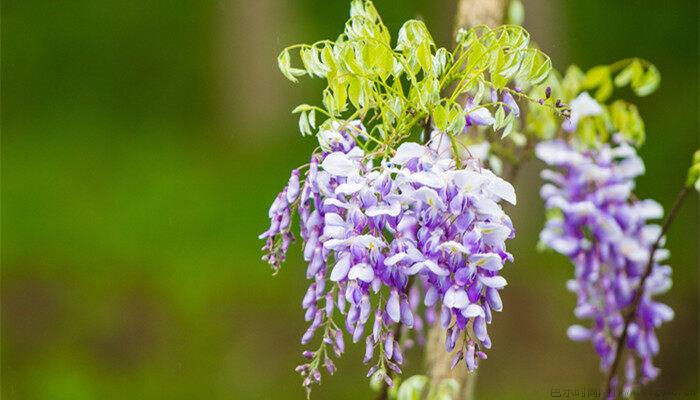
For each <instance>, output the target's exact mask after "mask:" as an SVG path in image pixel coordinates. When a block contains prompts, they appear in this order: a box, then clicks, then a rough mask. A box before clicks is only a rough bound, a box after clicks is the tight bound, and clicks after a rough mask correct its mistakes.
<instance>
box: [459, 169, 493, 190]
mask: <svg viewBox="0 0 700 400" xmlns="http://www.w3.org/2000/svg"><path fill="white" fill-rule="evenodd" d="M450 175H451V177H452V181H453V182H454V184H455V185H457V187H458V188H459V190H461V191H463V192H467V193H471V192H474V191H477V190H479V189H481V187H482V186H483V185H484V184H485V183H486V180H487V178H486V176H484V175H483V174H480V173H478V172H476V171H469V170H461V171H454V172H452V173H451V174H450Z"/></svg>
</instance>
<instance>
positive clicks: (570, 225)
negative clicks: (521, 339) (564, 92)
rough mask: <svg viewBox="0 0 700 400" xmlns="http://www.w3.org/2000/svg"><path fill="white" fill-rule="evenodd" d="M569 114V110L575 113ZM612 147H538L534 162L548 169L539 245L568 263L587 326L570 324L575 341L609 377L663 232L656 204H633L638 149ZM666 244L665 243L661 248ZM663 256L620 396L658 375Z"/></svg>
mask: <svg viewBox="0 0 700 400" xmlns="http://www.w3.org/2000/svg"><path fill="white" fill-rule="evenodd" d="M572 108H573V107H572ZM615 140H616V141H617V144H612V145H610V144H601V145H600V146H599V147H598V148H596V149H588V148H583V147H581V148H579V147H577V144H576V143H573V144H572V143H568V142H565V141H563V140H553V141H548V142H543V143H540V144H539V145H538V146H537V148H536V154H537V157H538V158H540V159H541V160H543V161H544V162H545V163H547V164H548V165H549V166H550V167H552V169H551V170H544V171H543V172H542V177H543V178H544V179H545V180H546V181H548V183H546V184H545V185H543V186H542V189H541V191H540V193H541V196H542V198H543V199H544V200H545V206H546V209H547V213H548V215H549V218H548V220H547V222H546V225H545V227H544V229H543V230H542V232H541V234H540V240H541V242H542V243H543V244H544V245H546V246H548V247H550V248H552V249H553V250H555V251H557V252H559V253H561V254H563V255H565V256H567V257H568V258H569V259H571V261H572V263H573V264H574V267H575V279H573V280H571V281H569V282H568V284H567V287H568V289H569V290H570V291H572V292H574V293H575V294H576V296H577V305H576V309H575V310H574V314H575V315H576V317H577V318H579V319H583V320H590V321H591V322H590V324H587V325H588V326H586V327H584V326H582V325H573V326H571V327H569V329H568V331H567V334H568V336H569V337H570V338H571V339H572V340H576V341H591V342H592V344H593V347H594V349H595V351H596V352H597V354H598V355H599V356H600V359H601V363H600V366H601V369H602V370H604V371H607V370H608V369H609V368H610V366H611V364H612V362H613V360H614V358H615V352H616V347H615V346H616V343H617V342H618V339H619V338H620V336H621V334H622V331H623V328H624V316H625V315H626V314H627V312H628V311H627V310H628V309H629V307H630V306H631V305H632V302H633V298H634V294H635V292H636V291H637V290H640V288H639V285H640V281H641V279H642V276H643V274H644V272H645V269H646V266H647V263H648V262H649V258H650V251H651V248H652V245H653V243H654V242H655V241H656V239H657V238H658V236H659V234H660V232H661V228H660V227H659V226H658V225H655V224H652V223H650V222H649V221H650V220H654V219H658V218H661V216H662V214H663V210H662V208H661V206H660V205H659V204H658V203H656V202H655V201H653V200H638V199H637V198H636V197H635V196H634V195H633V194H632V190H633V189H634V179H635V177H637V176H638V175H640V174H642V173H643V172H644V164H643V163H642V161H641V159H640V158H639V157H638V156H637V154H636V151H635V149H634V148H633V147H632V146H630V145H628V144H626V143H624V142H622V140H621V139H620V138H619V137H618V136H616V137H615ZM662 244H663V242H662ZM667 257H668V251H667V250H665V249H659V250H658V251H657V252H656V253H655V254H654V259H653V261H652V262H653V264H652V270H651V275H650V276H649V277H648V278H647V279H646V282H645V284H644V287H643V288H641V290H642V293H641V301H640V303H639V306H638V308H637V309H636V310H631V312H634V315H633V319H632V322H631V323H630V325H629V328H628V337H627V340H626V343H624V345H626V346H627V347H628V348H629V350H631V351H629V352H628V357H627V360H626V361H625V364H623V365H625V366H626V367H625V369H626V373H625V377H626V382H625V386H624V390H625V392H626V393H629V392H631V390H632V388H633V387H634V386H635V385H637V384H644V383H647V382H649V381H651V380H653V379H654V378H656V376H657V375H658V369H657V368H656V367H654V365H653V363H652V358H653V356H654V355H656V354H657V353H658V352H659V341H658V339H657V336H656V333H655V328H656V327H658V326H659V325H661V324H662V323H663V322H666V321H670V320H671V319H672V318H673V311H672V310H671V309H670V308H669V307H668V306H667V305H665V304H662V303H659V302H657V301H655V300H654V299H653V297H654V296H655V295H658V294H661V293H664V292H665V291H667V290H668V289H669V288H670V287H671V268H670V267H669V266H668V265H664V264H663V263H662V262H663V261H664V259H666V258H667Z"/></svg>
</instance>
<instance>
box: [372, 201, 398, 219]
mask: <svg viewBox="0 0 700 400" xmlns="http://www.w3.org/2000/svg"><path fill="white" fill-rule="evenodd" d="M400 212H401V204H400V203H399V202H398V201H395V202H393V203H391V204H377V205H374V206H371V207H369V208H368V209H367V212H365V214H366V215H367V216H368V217H376V216H379V215H389V216H392V217H395V216H397V215H399V213H400Z"/></svg>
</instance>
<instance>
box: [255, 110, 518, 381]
mask: <svg viewBox="0 0 700 400" xmlns="http://www.w3.org/2000/svg"><path fill="white" fill-rule="evenodd" d="M365 135H366V131H365V129H364V127H363V126H362V124H361V123H360V122H359V121H348V122H345V123H336V124H335V125H334V126H333V129H328V130H325V131H322V132H320V133H319V135H318V136H319V142H320V143H321V149H322V151H321V152H319V153H316V154H314V155H313V156H312V158H311V161H310V163H309V166H308V170H307V171H306V172H305V174H304V176H305V179H304V181H303V183H300V182H299V177H300V175H301V173H300V171H299V170H295V171H293V172H292V176H291V178H290V181H289V184H288V185H287V187H285V189H284V190H283V191H282V192H281V193H280V194H279V195H278V196H277V198H276V200H275V202H274V203H273V205H272V207H271V209H270V219H271V226H270V229H269V230H268V231H267V232H265V233H263V234H262V235H261V237H262V238H265V239H266V240H267V242H266V245H265V247H264V250H265V252H266V255H265V259H266V260H267V261H268V262H269V263H270V264H271V265H272V266H273V268H275V269H277V268H279V263H280V261H282V260H283V259H284V252H285V250H286V249H287V247H288V244H289V242H290V240H291V233H290V230H289V226H290V224H289V221H290V216H291V214H292V213H293V212H294V211H297V212H298V213H299V218H300V221H301V237H302V239H303V241H304V245H303V249H304V251H303V252H304V260H305V261H306V262H308V268H307V271H306V275H307V277H308V278H309V279H311V280H312V283H311V285H310V286H309V289H308V291H307V292H306V295H305V296H304V298H303V302H302V305H303V307H304V309H305V310H306V320H307V321H310V326H309V328H308V330H307V331H306V333H305V334H304V335H303V337H302V343H303V344H307V343H309V342H310V341H311V340H312V338H313V337H314V335H315V333H316V332H317V331H319V330H321V331H322V333H321V335H322V343H321V346H320V347H319V349H318V350H316V351H306V352H304V356H305V357H307V358H308V359H309V362H308V363H306V364H304V365H301V366H299V367H298V370H299V371H300V372H301V374H302V375H303V376H304V377H305V381H304V385H305V386H307V387H308V386H309V385H311V384H312V383H314V382H318V381H320V376H321V375H320V372H319V367H320V366H321V364H322V363H323V365H325V367H326V368H327V370H328V371H329V372H330V373H332V372H333V371H334V370H335V367H334V365H333V362H332V361H331V359H330V357H329V352H328V350H327V346H329V347H330V348H332V350H333V351H334V352H335V354H336V355H338V356H339V355H340V354H342V353H343V350H344V339H343V333H342V331H341V329H340V327H339V326H338V325H337V324H336V322H335V320H334V318H333V317H334V311H336V310H337V311H338V312H339V313H340V314H342V315H344V320H345V321H344V328H345V330H346V331H347V333H348V334H349V335H350V336H351V337H352V339H353V342H359V341H361V340H364V341H365V344H366V354H365V360H364V361H365V362H366V363H368V362H370V361H371V360H372V359H373V354H374V353H375V352H378V353H379V357H378V361H377V363H376V365H374V366H373V367H371V368H370V370H369V374H368V375H374V374H380V376H381V377H382V378H384V379H385V380H386V381H387V383H388V384H390V377H389V374H388V373H387V372H388V370H393V371H395V372H397V373H399V372H400V368H399V366H400V365H401V364H402V361H403V355H402V346H403V345H410V344H411V342H412V341H413V340H412V339H409V338H408V337H406V336H405V334H404V339H407V340H405V341H404V343H399V340H398V337H397V336H398V335H399V334H400V332H402V330H403V331H409V330H411V331H415V332H416V335H415V337H416V338H417V339H418V341H420V340H421V329H422V327H423V325H424V323H425V322H427V323H428V324H433V323H434V322H436V320H437V319H438V318H439V320H440V323H441V324H442V326H443V327H444V328H445V329H446V332H447V335H446V339H445V347H446V350H447V351H450V352H451V351H453V350H454V349H455V348H456V347H457V348H459V351H458V352H457V353H456V354H457V355H456V357H455V359H454V362H453V365H455V364H457V363H458V362H460V361H461V360H464V362H465V363H466V365H467V367H468V368H469V369H470V370H473V369H474V368H476V367H477V364H478V360H479V359H485V358H486V354H485V353H484V351H483V350H484V349H488V348H490V347H491V340H490V338H489V335H488V332H487V328H486V326H487V324H489V323H490V322H491V319H492V312H493V311H501V309H502V307H503V306H502V302H501V298H500V295H499V290H500V289H502V288H503V287H504V286H506V280H505V278H503V277H502V276H501V275H500V270H501V268H503V265H504V263H505V262H507V261H512V260H513V256H512V255H511V254H510V253H508V252H507V251H506V246H505V241H506V240H507V239H509V238H512V237H513V236H514V230H513V227H512V224H511V221H510V218H509V217H508V216H507V215H506V214H505V213H504V211H503V209H502V208H501V206H500V205H499V204H498V203H499V201H500V200H506V201H507V202H510V203H512V204H515V201H516V198H515V192H514V190H513V187H512V186H511V185H510V184H509V183H508V182H506V181H505V180H503V179H501V178H500V177H498V176H496V175H494V174H493V173H492V172H491V171H489V170H487V169H484V168H481V167H480V166H479V164H478V161H477V160H474V159H472V160H469V161H468V162H466V163H465V165H464V166H463V167H461V168H457V167H456V165H455V160H454V159H452V158H450V157H447V158H442V157H439V154H438V152H437V151H435V150H434V149H432V148H430V147H429V146H425V145H420V144H418V143H413V142H405V143H403V144H401V145H400V146H399V147H398V149H397V150H396V152H395V154H394V155H393V157H391V158H389V159H385V160H374V159H371V158H368V157H366V155H365V153H364V151H363V150H362V149H361V148H360V147H358V146H357V145H356V139H357V138H358V137H360V138H361V137H364V136H365ZM421 303H422V305H421ZM419 309H420V310H422V311H419ZM399 324H400V325H399ZM397 326H401V327H402V330H396V327H397ZM405 333H407V332H405ZM463 333H464V334H463Z"/></svg>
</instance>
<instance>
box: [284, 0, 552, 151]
mask: <svg viewBox="0 0 700 400" xmlns="http://www.w3.org/2000/svg"><path fill="white" fill-rule="evenodd" d="M295 52H297V53H298V57H293V56H292V54H293V53H295ZM293 58H296V59H297V60H298V61H296V62H294V61H292V59H293ZM278 64H279V67H280V70H281V71H282V73H283V74H284V75H285V76H286V77H287V78H288V79H289V80H291V81H293V82H296V81H297V80H298V77H300V76H303V75H308V76H309V77H319V78H324V79H325V80H326V81H327V86H326V88H325V89H324V90H323V94H322V99H321V100H322V101H321V104H322V106H311V105H306V104H303V105H301V106H299V107H297V108H295V110H294V112H295V113H299V114H300V116H299V129H300V131H301V133H302V134H303V135H311V134H313V133H314V131H315V130H316V129H317V128H318V129H321V130H322V129H324V128H327V127H328V126H329V125H330V123H331V122H332V121H346V120H352V119H360V120H362V121H363V123H364V124H365V126H366V127H367V130H368V132H369V137H367V138H357V139H358V142H359V143H360V145H361V146H362V147H363V148H365V149H366V150H368V152H369V153H370V155H371V156H375V155H379V156H388V155H389V154H391V152H392V151H393V149H394V148H395V147H396V146H397V145H398V144H399V143H400V142H401V141H403V140H405V139H407V138H408V137H409V136H411V135H412V134H414V133H416V132H417V131H421V130H422V129H423V127H425V128H430V127H429V122H430V121H432V122H433V123H434V126H435V127H436V128H437V129H439V130H441V131H443V132H446V133H447V134H448V135H449V136H450V138H451V140H452V141H453V147H455V148H456V147H457V146H458V145H459V144H461V145H464V144H463V143H458V142H457V141H455V139H454V136H455V135H457V134H459V133H461V132H462V131H463V129H464V127H465V117H466V115H467V113H468V112H470V111H474V110H465V107H464V96H469V97H472V98H473V99H474V101H473V102H474V104H480V105H478V106H476V107H487V108H490V109H491V110H492V111H493V112H494V114H495V120H496V122H495V124H494V126H493V129H495V130H499V131H501V135H502V136H507V135H508V134H510V133H512V132H514V131H516V130H518V129H519V128H518V124H519V122H517V120H516V118H515V116H514V115H513V113H506V112H505V109H504V104H503V103H501V102H499V101H493V102H490V101H489V102H484V103H480V102H481V99H482V97H485V96H487V95H488V97H490V92H491V90H492V89H495V90H507V91H511V92H512V93H513V95H516V97H517V96H520V97H521V98H524V99H526V100H528V101H532V102H535V99H533V98H530V97H529V96H526V95H524V94H520V93H515V91H513V90H511V89H508V86H509V85H513V86H519V87H521V88H533V87H535V86H536V85H537V84H538V83H540V82H542V81H544V80H545V79H546V78H547V76H548V74H549V72H550V70H551V61H550V60H549V57H547V56H546V55H545V54H544V53H542V52H541V51H539V50H538V49H536V48H535V47H533V46H531V45H530V37H529V35H528V33H527V32H526V31H525V30H524V29H523V28H522V27H520V26H515V25H506V26H501V27H498V28H496V29H490V28H488V27H486V26H478V27H475V28H473V29H470V30H467V31H465V30H462V31H460V32H459V34H458V36H457V46H456V48H455V50H454V51H450V50H447V49H445V48H442V47H440V48H439V47H437V46H436V44H435V42H434V41H433V38H432V37H431V35H430V32H429V31H428V29H427V28H426V26H425V24H424V23H423V22H422V21H417V20H409V21H407V22H406V23H405V24H404V25H403V26H402V27H401V29H400V30H399V33H398V36H397V38H396V43H395V44H393V43H392V42H391V37H390V35H389V32H388V30H387V28H386V26H385V25H384V23H383V22H382V20H381V18H380V16H379V14H378V13H377V10H376V9H375V8H374V5H373V4H372V2H370V1H360V0H355V1H353V2H352V6H351V10H350V19H349V20H348V21H347V22H346V24H345V31H344V32H343V33H342V34H341V35H340V36H339V37H338V38H337V39H336V40H335V41H331V40H322V41H319V42H316V43H314V44H310V45H308V44H300V45H294V46H290V47H288V48H286V49H284V50H283V51H282V53H280V55H279V57H278ZM547 106H548V107H550V108H551V109H552V110H553V111H555V113H556V112H558V111H560V110H557V108H556V107H554V106H552V105H551V104H548V105H547ZM476 107H475V108H476ZM319 119H320V120H319ZM321 120H322V121H321ZM317 122H320V123H318V124H317ZM417 127H419V128H418V129H417Z"/></svg>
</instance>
